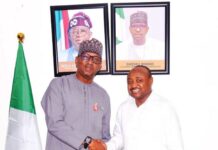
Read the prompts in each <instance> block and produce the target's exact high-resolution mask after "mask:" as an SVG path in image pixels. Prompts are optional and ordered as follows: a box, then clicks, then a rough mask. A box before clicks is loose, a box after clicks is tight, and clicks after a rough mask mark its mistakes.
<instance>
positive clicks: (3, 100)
mask: <svg viewBox="0 0 218 150" xmlns="http://www.w3.org/2000/svg"><path fill="white" fill-rule="evenodd" d="M114 1H115V0H114ZM93 2H95V3H96V2H101V3H102V2H103V1H100V0H93ZM105 2H106V1H105ZM110 2H111V1H110ZM119 2H122V1H119ZM215 2H216V0H207V1H206V0H204V1H203V0H198V1H197V0H196V1H194V0H183V1H178V0H171V12H170V13H171V15H170V16H171V18H170V19H171V20H170V22H171V23H170V38H171V39H170V75H155V76H154V86H153V89H154V90H155V91H156V92H158V93H159V94H161V95H163V96H164V97H166V98H168V99H169V100H170V101H171V102H172V103H173V104H174V106H175V107H176V110H177V113H178V115H179V117H180V122H181V126H182V134H183V138H184V145H185V149H186V150H217V149H218V143H217V139H218V95H217V91H218V79H217V77H218V67H217V66H216V64H218V59H217V54H218V53H217V51H218V44H217V43H218V42H217V41H218V9H217V5H216V3H215ZM80 3H92V2H91V1H88V0H80ZM56 4H75V1H73V0H71V1H69V0H68V1H67V0H64V1H63V0H56V1H51V0H38V1H30V0H7V1H3V0H1V1H0V5H1V9H0V18H1V21H0V124H1V125H0V149H4V144H5V137H6V132H7V125H8V108H9V101H10V94H11V86H12V78H13V72H14V66H15V59H16V54H17V48H18V42H17V38H16V35H17V33H18V32H23V33H25V36H26V39H25V40H24V51H25V56H26V61H27V66H28V70H29V75H30V80H31V85H32V90H33V95H34V100H35V107H36V111H37V117H38V124H39V129H40V135H41V140H42V144H43V147H44V146H45V140H46V125H45V121H44V113H43V110H42V108H41V105H40V101H41V98H42V95H43V93H44V91H45V89H46V88H47V86H48V84H49V82H50V80H51V79H52V78H53V54H52V39H51V24H50V20H51V19H50V8H49V6H50V5H56ZM105 79H106V80H105ZM95 81H96V82H98V83H99V84H101V85H102V86H103V87H105V88H106V90H107V91H108V93H109V94H110V96H111V104H112V122H111V125H112V126H113V122H114V116H115V113H116V109H117V107H118V105H119V104H120V103H121V102H122V101H123V100H125V97H126V96H127V90H126V76H112V75H105V76H98V77H96V79H95Z"/></svg>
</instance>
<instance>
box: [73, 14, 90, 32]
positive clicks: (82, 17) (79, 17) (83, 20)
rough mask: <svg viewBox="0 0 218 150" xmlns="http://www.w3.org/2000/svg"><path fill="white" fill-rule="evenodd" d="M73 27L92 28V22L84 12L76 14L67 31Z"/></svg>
mask: <svg viewBox="0 0 218 150" xmlns="http://www.w3.org/2000/svg"><path fill="white" fill-rule="evenodd" d="M75 26H85V27H88V28H92V22H91V20H90V18H89V16H88V15H86V14H85V13H84V12H78V13H76V14H74V15H73V18H72V19H70V21H69V29H71V28H72V27H75Z"/></svg>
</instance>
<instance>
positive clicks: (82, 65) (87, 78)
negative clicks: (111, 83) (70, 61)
mask: <svg viewBox="0 0 218 150" xmlns="http://www.w3.org/2000/svg"><path fill="white" fill-rule="evenodd" d="M99 60H101V58H100V57H99V56H98V55H97V54H96V53H92V52H85V53H83V54H82V55H80V56H78V57H76V60H75V63H76V67H77V72H76V76H77V78H78V79H79V80H81V81H82V82H84V83H91V82H92V81H93V79H94V76H95V75H96V73H97V72H98V71H99V70H100V69H101V64H102V63H101V61H99Z"/></svg>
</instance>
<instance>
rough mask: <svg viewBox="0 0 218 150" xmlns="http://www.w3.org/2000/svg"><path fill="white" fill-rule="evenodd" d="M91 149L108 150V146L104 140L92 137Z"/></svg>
mask: <svg viewBox="0 0 218 150" xmlns="http://www.w3.org/2000/svg"><path fill="white" fill-rule="evenodd" d="M89 150H107V146H106V144H105V143H104V142H103V141H102V140H98V139H92V142H91V143H90V144H89Z"/></svg>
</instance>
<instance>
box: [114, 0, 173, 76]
mask: <svg viewBox="0 0 218 150" xmlns="http://www.w3.org/2000/svg"><path fill="white" fill-rule="evenodd" d="M111 28H112V29H111V37H112V39H111V51H112V74H118V75H119V74H127V73H128V72H129V70H131V69H132V68H133V67H134V66H136V65H145V66H147V67H148V68H149V69H150V70H151V73H152V74H169V52H170V46H169V44H170V2H143V3H112V4H111Z"/></svg>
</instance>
